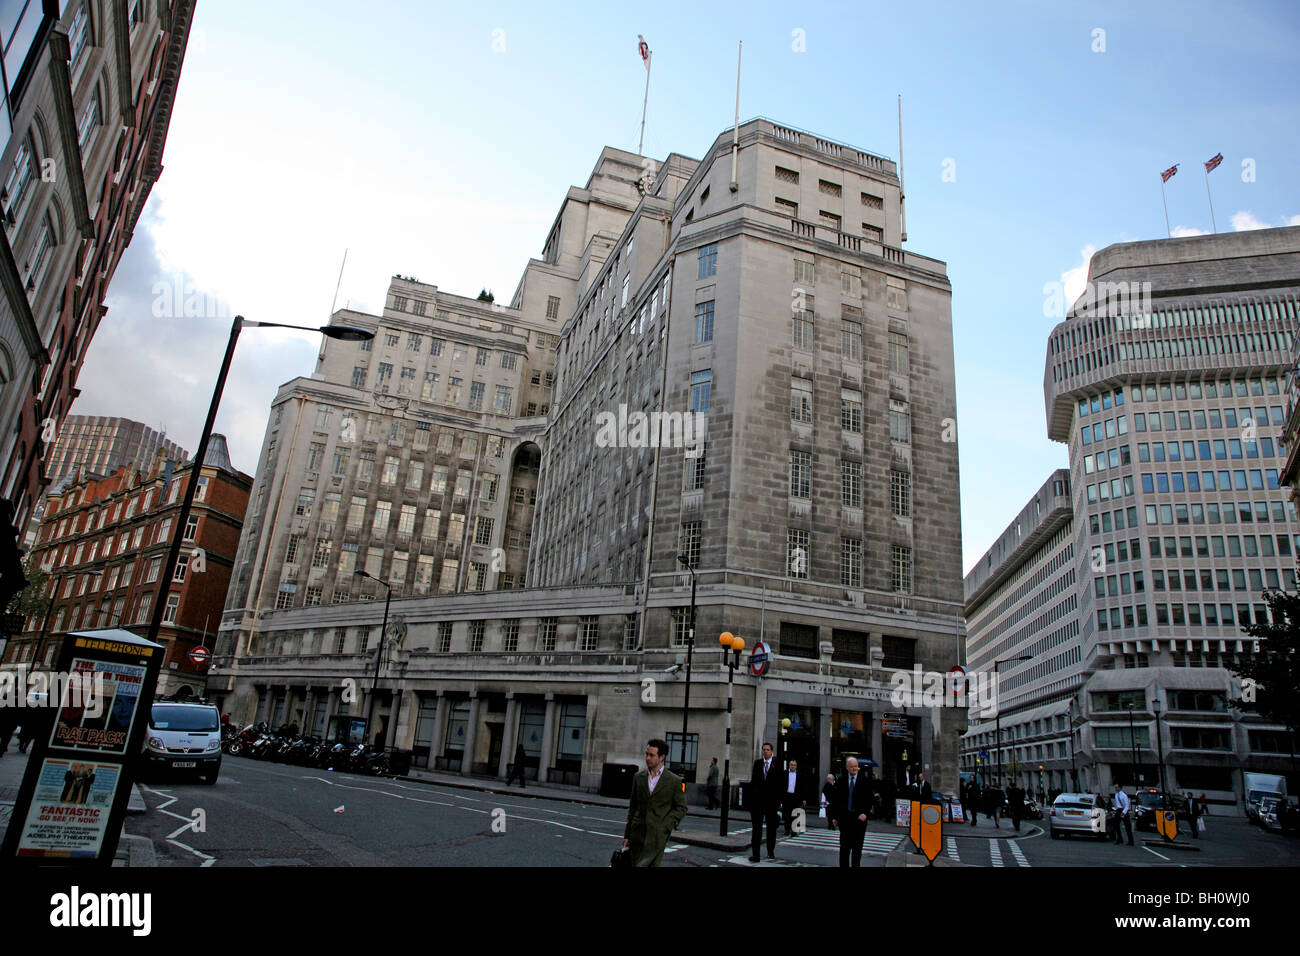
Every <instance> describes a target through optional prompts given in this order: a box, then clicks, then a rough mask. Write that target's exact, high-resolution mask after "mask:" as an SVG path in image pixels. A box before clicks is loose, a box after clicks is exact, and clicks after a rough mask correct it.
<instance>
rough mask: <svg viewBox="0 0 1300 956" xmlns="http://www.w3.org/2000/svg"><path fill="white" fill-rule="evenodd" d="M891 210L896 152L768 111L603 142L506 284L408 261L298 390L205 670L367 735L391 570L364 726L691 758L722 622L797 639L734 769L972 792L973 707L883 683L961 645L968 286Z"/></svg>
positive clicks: (741, 743)
mask: <svg viewBox="0 0 1300 956" xmlns="http://www.w3.org/2000/svg"><path fill="white" fill-rule="evenodd" d="M733 177H734V178H733ZM898 212H899V184H898V178H897V173H896V170H895V166H894V164H893V163H892V162H891V161H889V160H886V159H884V158H882V157H879V156H875V155H872V154H870V153H866V152H863V151H861V150H858V149H855V148H852V147H849V146H845V145H842V144H839V143H833V142H830V141H827V140H824V139H822V138H820V137H816V136H813V135H811V134H808V133H803V132H800V131H797V130H794V129H791V128H789V127H783V126H780V125H777V124H774V123H771V122H769V121H766V120H754V121H750V122H748V123H745V124H743V125H742V126H741V127H740V130H739V138H738V145H737V147H736V149H735V151H734V156H733V141H732V132H731V131H730V130H728V131H727V132H726V133H724V134H723V135H721V136H719V137H718V138H717V140H716V141H715V142H714V143H713V144H712V145H711V146H710V148H709V150H708V152H707V153H706V155H705V158H704V159H703V160H694V159H690V158H687V157H685V156H680V155H677V154H673V155H670V156H669V157H667V159H665V160H664V161H663V162H656V161H654V160H650V159H645V158H642V157H639V156H636V155H634V154H630V153H626V152H623V151H621V150H616V149H611V148H607V149H605V150H604V151H603V152H602V154H601V157H600V159H599V160H598V162H597V165H596V167H595V168H594V170H593V172H592V175H591V177H590V178H589V179H588V181H587V184H586V186H585V187H583V188H581V189H578V188H572V189H570V190H569V192H568V195H567V196H566V197H565V199H564V201H563V203H562V205H561V208H560V211H559V213H558V215H557V217H556V220H555V223H554V225H553V226H552V228H551V230H550V232H549V234H548V236H547V237H546V240H545V243H544V246H543V250H544V251H543V254H542V257H541V258H540V259H538V260H532V261H530V262H529V264H528V266H527V268H526V270H525V272H524V276H523V278H522V280H521V282H520V285H519V289H518V291H517V292H516V294H515V296H514V298H513V300H512V302H511V305H510V307H508V308H506V307H497V306H488V305H485V304H483V303H481V302H475V301H473V300H468V299H462V298H459V297H455V296H448V295H446V294H445V293H443V292H441V291H440V290H438V289H436V287H433V286H426V285H421V284H418V283H412V284H404V282H403V281H402V280H395V281H394V284H393V286H392V288H390V300H389V307H388V308H386V309H385V311H384V313H383V315H381V316H367V315H362V314H359V313H353V312H348V313H339V314H338V315H336V316H335V319H334V321H337V322H345V323H347V324H350V325H360V326H364V327H367V328H372V329H375V330H376V331H377V333H378V334H377V337H376V339H375V341H374V343H373V345H372V346H371V350H370V351H367V350H366V349H365V348H363V347H361V346H358V345H356V344H343V343H334V342H329V343H326V344H325V345H324V346H323V347H322V353H321V361H320V363H319V364H318V367H317V372H316V374H315V375H313V376H312V377H311V378H310V379H305V378H304V379H296V380H294V381H292V382H289V383H287V384H286V385H285V386H284V387H283V388H282V389H281V392H280V394H279V395H278V396H277V398H276V401H275V411H274V412H273V414H272V418H271V422H270V426H269V428H268V432H267V437H266V441H265V443H264V447H263V456H262V462H261V463H260V464H259V468H258V475H257V478H256V479H255V485H254V496H253V501H254V503H253V505H252V506H251V508H250V515H249V520H248V521H247V522H246V524H245V535H244V540H243V541H242V542H241V554H240V557H239V563H238V567H237V571H236V578H235V584H234V586H233V588H232V591H231V595H230V600H229V601H228V604H227V612H226V615H225V619H224V622H223V628H222V634H223V643H222V644H221V645H220V648H219V649H220V651H221V652H222V653H221V655H220V656H219V659H218V660H217V661H216V662H215V666H214V669H213V676H212V679H211V680H210V682H209V693H211V694H213V695H214V696H218V697H221V698H223V703H222V707H223V708H224V709H226V710H232V711H234V712H236V713H238V714H239V715H242V716H247V717H250V718H251V717H253V716H258V717H263V718H266V719H268V720H271V721H272V722H273V723H275V722H277V721H281V720H285V719H296V720H298V722H299V723H300V725H303V726H307V727H312V728H315V729H317V730H319V731H322V732H332V731H339V730H346V729H347V728H350V727H352V726H353V721H354V719H356V718H360V717H365V716H366V714H367V713H368V711H369V709H370V701H369V700H368V699H366V698H365V697H364V696H359V698H358V699H356V700H354V701H349V700H348V699H346V698H347V697H348V696H349V695H347V694H345V693H343V692H342V690H341V688H342V684H341V681H342V679H344V678H349V677H350V678H353V679H354V680H355V681H356V682H357V686H358V688H359V691H360V694H361V695H365V694H366V693H367V692H368V691H369V687H370V682H371V679H372V678H371V677H370V675H371V674H372V671H373V666H374V662H375V659H376V658H375V649H376V648H377V647H378V646H379V634H378V631H379V626H380V624H381V621H382V616H383V606H382V605H381V604H379V603H378V602H377V601H376V600H374V599H376V598H379V597H384V596H385V595H386V594H387V586H391V587H392V595H393V602H392V608H391V613H392V616H393V617H394V618H400V621H399V623H398V624H397V625H396V626H394V627H390V634H389V640H388V641H387V642H385V655H386V656H385V661H386V663H385V664H384V670H383V671H382V672H381V678H380V681H379V689H378V692H377V694H376V695H374V696H375V699H376V703H377V706H376V709H375V718H376V719H375V721H374V724H373V727H374V729H375V730H378V731H382V732H384V733H386V734H387V735H388V737H389V739H391V740H393V741H394V742H395V743H397V744H398V745H400V746H403V747H411V748H412V749H414V750H415V753H416V759H417V762H427V763H428V764H429V765H430V766H440V767H447V768H453V769H459V770H461V772H465V773H470V772H473V773H491V774H496V773H503V772H504V766H505V763H506V762H507V761H508V759H510V757H511V755H512V754H513V750H514V746H515V743H516V742H520V743H523V744H524V746H525V752H526V754H527V757H528V764H529V767H530V772H535V773H537V775H538V776H540V777H543V778H546V779H550V780H552V781H556V780H558V781H561V782H567V783H572V784H581V785H584V786H595V785H596V784H598V783H599V782H600V779H601V776H602V771H603V769H604V767H605V766H606V765H607V764H611V763H622V764H628V763H631V764H635V763H638V762H639V759H638V755H639V753H640V750H641V747H642V745H643V744H644V741H645V739H647V738H648V737H651V736H665V737H667V738H668V739H669V740H670V743H671V744H672V747H673V758H674V763H675V764H676V765H677V766H678V767H679V768H680V769H683V770H684V771H685V772H686V773H687V775H688V777H691V778H693V777H694V774H695V771H696V766H697V763H699V762H700V761H702V762H703V764H704V765H707V763H708V758H709V757H711V756H715V755H716V756H719V757H721V756H722V739H723V726H724V713H725V706H726V694H727V676H728V675H727V669H726V667H725V666H724V663H723V658H722V655H721V652H720V650H719V649H718V644H717V638H718V634H719V633H720V632H722V631H723V630H729V631H731V632H733V633H735V634H737V635H739V636H741V637H743V638H744V639H745V640H746V642H747V644H748V646H750V647H752V646H753V645H754V644H755V642H756V641H758V640H760V639H761V640H763V641H764V642H765V643H766V644H767V645H769V647H770V648H771V650H772V652H773V661H772V664H771V667H770V669H769V671H768V675H767V676H765V677H763V678H761V679H760V678H757V677H754V676H753V675H752V674H750V673H749V671H748V669H746V668H743V667H742V669H741V670H740V671H739V672H738V673H737V677H736V713H737V724H736V726H737V728H738V735H737V747H736V752H735V753H734V754H733V756H734V758H735V759H736V760H738V761H740V762H741V763H743V761H744V760H745V759H747V758H748V756H749V755H750V752H751V749H753V748H754V747H755V746H756V744H757V743H758V742H760V741H761V740H763V739H771V740H773V741H774V742H775V743H777V744H778V746H779V749H780V751H781V753H782V755H783V756H787V757H799V758H801V761H802V762H803V766H804V767H805V768H807V769H819V770H820V771H821V772H823V773H824V772H825V771H826V770H828V769H830V768H831V767H832V766H836V765H838V762H839V761H841V760H842V758H843V757H844V756H846V755H848V754H862V755H870V756H872V757H873V759H875V760H877V762H878V763H880V764H881V768H882V772H883V773H884V774H886V775H889V776H891V777H901V775H902V772H903V766H904V763H922V762H923V763H926V764H930V765H931V766H932V771H933V777H932V779H934V780H935V785H936V787H939V788H940V789H942V788H943V787H945V786H946V787H948V788H950V789H951V788H954V787H955V774H956V769H957V749H958V747H957V744H958V740H959V736H960V733H961V732H962V731H964V729H965V713H964V711H961V710H957V709H951V708H949V709H944V708H941V707H933V708H924V707H920V706H913V707H908V708H907V710H906V712H903V710H902V708H901V707H899V706H897V705H896V704H895V703H893V702H891V695H890V686H891V685H890V679H891V677H892V676H893V675H894V674H896V673H898V672H900V671H903V672H908V673H910V672H911V671H912V669H913V667H914V666H916V667H920V668H922V669H924V670H927V671H941V672H942V671H946V670H947V669H948V668H950V667H951V666H952V665H953V664H955V663H956V662H957V660H958V655H959V653H960V648H961V644H962V636H963V626H962V603H961V594H960V589H959V583H960V551H961V549H960V525H959V520H958V494H959V489H958V482H957V454H956V444H955V441H956V428H955V421H954V418H955V397H954V383H953V355H952V329H951V315H950V289H949V285H948V281H947V278H946V272H945V267H944V265H943V263H941V262H938V261H936V260H934V259H929V258H926V257H924V256H920V255H917V254H916V253H913V252H910V251H908V252H904V251H903V250H902V249H901V248H900V235H899V227H898V221H899V216H898ZM395 297H400V298H401V299H402V300H403V301H404V302H405V303H407V306H406V307H402V308H399V307H397V306H396V305H395V302H394V299H395ZM417 299H418V300H419V301H420V304H421V307H420V309H418V310H416V309H414V308H412V307H410V304H411V303H413V302H415V301H416V300H417ZM539 338H540V341H539ZM431 342H437V343H438V345H436V346H434V348H437V349H441V350H442V351H435V352H434V353H433V355H432V356H430V355H429V349H430V345H431ZM412 343H414V344H412ZM557 346H558V351H557V348H556V347H557ZM449 353H450V356H449ZM399 369H400V370H401V374H400V375H399V374H397V370H399ZM431 376H432V377H431ZM403 382H409V383H410V384H409V387H408V389H407V390H406V391H405V392H403ZM453 382H454V383H455V385H454V386H453V384H452V383H453ZM552 384H553V385H554V388H553V397H552V390H551V389H550V388H549V386H551V385H552ZM476 385H477V387H476ZM640 416H645V417H646V419H650V418H651V416H659V418H657V419H654V421H658V422H661V421H662V420H663V418H665V417H667V418H669V419H670V420H671V421H672V422H673V425H672V426H671V427H670V428H669V429H668V430H667V431H665V430H663V429H657V428H649V427H647V426H646V425H645V423H644V421H643V420H642V419H641V418H640ZM694 416H700V417H701V418H702V419H703V424H704V427H705V432H706V438H705V440H704V441H702V442H701V441H699V440H697V439H698V433H693V434H692V435H690V436H685V435H683V434H682V433H681V432H679V431H677V430H676V428H677V425H678V424H681V423H682V422H683V421H684V420H685V421H689V422H691V423H693V424H694V423H698V421H699V419H697V418H695V417H694ZM349 421H350V422H351V423H352V424H350V425H345V424H344V423H345V422H349ZM669 432H671V433H669ZM345 435H350V436H351V440H350V441H349V440H347V439H346V438H345ZM422 435H423V436H424V437H422ZM349 456H350V457H349ZM371 469H373V470H371ZM534 495H535V497H534ZM534 505H535V506H536V509H535V511H534ZM679 554H681V555H684V556H685V557H686V559H687V561H688V562H689V565H690V568H689V569H688V568H686V567H685V566H684V565H683V564H682V563H681V562H680V561H679V560H678V555H679ZM308 555H310V558H309V557H308ZM309 565H310V566H309ZM356 569H364V570H365V571H367V572H368V574H369V575H370V576H371V577H373V578H376V579H379V580H380V581H382V582H383V583H380V584H376V583H374V582H371V581H367V580H365V579H364V578H358V577H357V576H356V575H355V571H356ZM692 575H694V577H695V580H696V583H697V585H698V591H697V598H696V604H697V610H696V625H695V635H696V642H695V647H694V650H693V652H692V653H691V654H690V673H691V691H690V711H689V718H688V719H689V727H688V737H687V739H686V742H685V747H684V748H683V746H682V743H683V741H682V735H681V730H682V716H683V714H682V710H683V704H684V698H685V693H684V684H685V679H686V670H687V668H686V664H687V660H686V658H687V643H688V636H689V622H690V604H691V593H692V591H691V579H692ZM521 588H522V589H521ZM476 592H482V593H476ZM683 751H684V752H683ZM738 766H739V765H738ZM741 772H742V771H740V770H739V769H737V770H736V773H737V776H738V775H739V774H740V773H741ZM701 777H702V774H701Z"/></svg>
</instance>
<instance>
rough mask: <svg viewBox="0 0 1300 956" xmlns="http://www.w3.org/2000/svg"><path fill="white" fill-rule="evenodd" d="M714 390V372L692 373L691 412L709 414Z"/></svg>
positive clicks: (706, 370) (710, 370)
mask: <svg viewBox="0 0 1300 956" xmlns="http://www.w3.org/2000/svg"><path fill="white" fill-rule="evenodd" d="M712 389H713V370H712V369H705V370H704V371H702V372H692V373H691V411H693V412H707V411H708V410H709V397H710V392H711V391H712Z"/></svg>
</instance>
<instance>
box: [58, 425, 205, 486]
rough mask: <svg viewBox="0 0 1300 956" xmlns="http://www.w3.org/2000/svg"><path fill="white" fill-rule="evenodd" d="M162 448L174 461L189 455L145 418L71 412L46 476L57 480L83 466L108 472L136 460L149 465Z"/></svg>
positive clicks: (103, 473)
mask: <svg viewBox="0 0 1300 956" xmlns="http://www.w3.org/2000/svg"><path fill="white" fill-rule="evenodd" d="M159 452H162V454H163V457H165V458H167V459H168V460H172V461H177V460H183V459H184V458H186V457H187V456H186V453H185V450H184V449H183V448H181V447H180V446H179V445H177V444H176V443H175V442H174V441H170V440H169V439H168V438H167V435H166V434H165V433H164V432H160V431H157V430H156V429H153V428H150V427H149V426H148V425H145V424H144V423H143V422H137V421H132V420H131V419H129V418H115V417H111V416H105V415H69V416H68V417H67V418H66V419H64V422H63V427H62V428H61V429H59V436H58V438H57V439H56V440H55V442H54V448H53V449H52V450H51V451H50V453H49V458H48V460H47V462H46V465H45V476H46V477H47V478H49V480H50V481H51V482H56V481H59V480H61V479H63V478H66V477H68V476H69V475H73V474H76V472H77V470H78V469H80V468H85V469H86V471H88V472H90V473H91V474H95V475H107V474H109V473H110V472H112V471H115V470H117V469H118V468H120V467H122V466H123V465H129V464H131V463H132V462H135V464H137V465H139V466H140V467H147V466H148V465H149V464H151V463H152V462H153V460H154V458H155V457H156V456H157V455H158V453H159Z"/></svg>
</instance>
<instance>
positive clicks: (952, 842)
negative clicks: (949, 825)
mask: <svg viewBox="0 0 1300 956" xmlns="http://www.w3.org/2000/svg"><path fill="white" fill-rule="evenodd" d="M948 856H950V857H952V859H954V860H956V861H957V862H958V863H960V862H961V854H960V853H958V852H957V838H956V837H948Z"/></svg>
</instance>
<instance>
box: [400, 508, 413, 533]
mask: <svg viewBox="0 0 1300 956" xmlns="http://www.w3.org/2000/svg"><path fill="white" fill-rule="evenodd" d="M414 531H415V505H402V511H401V514H400V515H399V516H398V519H397V533H398V534H407V535H409V534H411V533H412V532H414Z"/></svg>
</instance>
